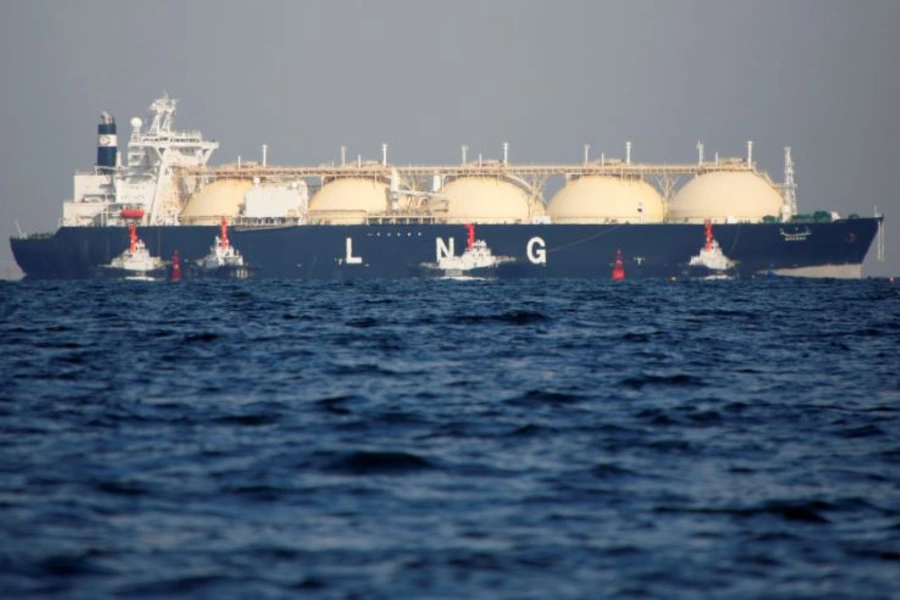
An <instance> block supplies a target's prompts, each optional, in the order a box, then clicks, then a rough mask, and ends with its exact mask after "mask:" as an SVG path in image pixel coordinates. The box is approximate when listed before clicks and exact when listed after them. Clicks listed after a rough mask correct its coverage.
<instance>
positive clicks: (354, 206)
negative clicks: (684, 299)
mask: <svg viewBox="0 0 900 600" xmlns="http://www.w3.org/2000/svg"><path fill="white" fill-rule="evenodd" d="M175 105H176V101H175V100H173V99H171V98H169V97H168V96H164V97H163V98H160V99H158V100H156V101H154V102H153V103H152V104H151V106H150V120H149V125H148V126H145V124H144V121H143V120H142V119H139V118H137V117H135V118H133V119H131V127H132V131H131V135H130V137H129V139H128V146H127V152H124V153H123V154H124V156H125V157H126V160H125V161H124V164H123V160H122V155H120V154H119V152H118V141H117V137H116V135H117V134H116V122H115V119H113V117H112V116H111V115H109V114H107V113H103V114H102V116H101V121H100V124H99V126H98V130H97V131H98V138H97V160H96V164H95V166H94V167H93V169H91V170H90V171H87V172H79V173H76V175H75V178H74V192H73V196H72V198H71V199H70V200H68V201H66V202H64V204H63V214H62V223H61V226H60V227H59V228H58V229H57V230H56V231H55V232H53V233H49V234H35V235H21V236H16V237H13V238H12V239H11V246H12V250H13V254H14V256H15V258H16V261H17V262H18V264H19V266H20V267H21V269H22V270H23V271H24V272H25V274H26V277H29V278H66V277H69V278H71V277H76V278H77V277H90V276H93V274H94V273H95V272H96V270H97V268H98V267H100V266H101V265H110V264H111V261H112V260H113V259H114V257H116V256H117V255H119V254H120V253H121V252H122V251H123V250H125V249H127V248H128V247H129V240H128V235H127V231H128V229H127V227H128V226H129V224H132V223H137V224H139V225H140V226H141V230H142V232H143V235H144V237H145V241H146V244H147V249H148V251H149V253H150V254H152V255H154V256H166V257H169V256H173V255H174V253H175V251H176V250H177V251H179V253H180V257H181V260H182V261H183V264H184V265H186V266H193V265H201V266H200V268H199V270H200V271H203V270H209V271H212V272H216V273H229V274H230V276H234V275H238V276H241V274H246V275H249V274H250V272H251V269H249V268H248V265H252V266H253V269H252V273H253V276H254V277H257V276H258V277H269V278H272V277H277V278H331V277H335V276H337V277H346V278H377V277H410V276H420V275H421V274H422V268H421V266H422V265H423V264H432V265H443V267H439V268H440V269H443V270H444V271H447V270H454V269H455V270H457V271H459V272H472V271H473V269H482V270H485V271H496V274H497V275H498V276H501V277H536V278H552V277H589V278H608V277H610V272H609V271H608V270H607V269H606V267H605V265H607V264H609V263H608V261H609V259H610V257H613V256H618V257H619V258H618V260H620V261H621V270H622V272H623V273H627V277H628V279H635V278H645V277H659V278H666V279H669V278H678V277H683V276H685V274H688V276H691V274H692V273H694V272H701V271H703V270H704V269H705V270H706V272H707V274H721V273H727V274H728V275H729V276H734V277H741V278H750V277H763V276H766V274H768V273H774V274H777V275H779V276H800V277H843V278H854V277H860V275H861V269H862V263H863V260H864V259H865V257H866V254H867V252H868V251H869V248H870V246H871V245H872V242H873V240H874V239H875V237H876V235H877V234H878V233H879V232H880V231H881V228H882V224H883V219H882V217H881V216H879V215H875V216H874V217H858V216H856V215H850V216H849V217H842V216H840V215H838V214H837V213H834V212H829V211H817V212H815V213H813V214H807V215H803V214H800V213H799V212H798V210H797V201H796V193H795V192H796V185H795V183H794V166H793V161H792V159H791V153H790V148H786V149H785V155H784V164H785V178H784V182H783V183H775V182H773V181H772V180H771V179H770V178H769V176H768V175H767V174H766V173H765V172H762V171H759V170H758V169H757V168H756V164H755V163H754V162H753V155H752V150H753V146H752V142H748V144H747V155H746V158H729V159H720V158H719V157H718V155H717V156H716V158H715V160H708V159H706V158H705V157H704V154H703V146H702V144H698V151H699V156H698V159H697V161H695V162H690V163H685V164H671V163H669V164H638V163H633V162H632V160H631V151H632V148H631V143H630V142H628V143H627V144H626V152H625V158H624V160H620V159H613V158H608V157H606V156H605V155H601V156H600V159H599V160H592V159H591V157H590V156H589V148H588V147H585V152H584V160H583V161H581V162H578V163H569V164H549V165H517V164H513V163H511V162H510V161H509V156H508V155H509V145H508V144H503V157H502V159H501V160H486V159H484V158H483V157H482V156H480V155H479V156H478V158H477V160H471V159H470V158H469V157H468V156H467V149H466V147H463V148H462V160H461V161H460V162H459V163H458V164H445V165H431V166H422V165H407V166H403V165H393V164H391V163H390V162H389V161H388V155H387V146H386V145H384V146H382V155H381V160H380V161H364V160H363V159H362V157H361V156H357V157H356V160H352V159H350V160H348V158H347V156H346V151H345V149H342V151H341V159H340V162H339V163H334V162H332V163H330V164H325V165H320V166H299V167H280V166H272V165H270V164H269V163H268V153H267V148H266V146H265V145H264V146H263V152H262V160H261V161H260V162H250V161H246V160H242V159H240V158H238V160H237V161H236V162H235V163H232V164H227V165H222V166H216V167H211V166H208V162H209V159H210V157H211V155H212V153H213V152H214V151H215V150H216V149H217V148H218V146H219V144H218V143H217V142H214V141H210V140H206V139H204V138H203V136H202V134H201V133H200V132H198V131H177V130H175V129H174V128H173V125H174V115H175ZM554 178H555V181H556V182H557V183H559V184H560V185H559V186H558V188H559V189H558V191H556V192H555V193H554V194H553V196H552V197H551V198H549V199H546V198H545V197H544V192H545V189H546V188H547V187H548V185H549V184H548V182H549V181H550V180H551V179H554ZM684 179H687V182H686V183H685V184H684V185H682V186H680V187H679V185H678V183H679V181H681V180H684ZM223 217H224V218H226V219H227V220H228V222H229V223H230V224H231V230H230V231H229V232H228V238H227V239H226V238H225V236H224V235H222V236H220V238H219V241H218V243H216V244H215V245H214V247H213V248H212V252H211V251H210V240H212V239H213V238H214V236H215V235H216V228H217V226H218V225H219V224H220V223H221V220H222V218H223ZM704 223H711V224H714V225H715V231H716V235H715V240H714V241H713V242H714V243H713V242H711V243H710V244H709V247H707V248H704V249H702V250H701V251H700V254H699V255H698V254H697V240H698V239H702V238H701V237H700V236H701V235H702V232H703V227H704ZM468 224H474V225H476V226H477V227H478V232H479V239H480V240H482V241H483V242H484V243H485V245H484V246H483V247H482V246H481V245H479V246H478V247H477V248H476V247H475V245H474V243H472V242H474V240H472V242H469V241H468V238H467V237H464V236H466V231H467V229H466V226H467V225H468ZM230 244H234V245H235V246H237V247H238V248H240V253H237V251H236V250H235V249H234V248H233V247H231V245H230ZM488 252H489V253H490V256H494V258H497V257H504V259H510V260H508V261H505V260H504V261H501V262H500V264H498V265H494V266H493V267H488V266H476V267H472V268H468V267H467V265H469V264H470V263H471V264H476V265H480V263H479V262H478V261H479V260H482V258H481V257H483V256H487V254H488ZM726 255H727V256H726ZM879 255H881V244H879ZM485 260H487V259H485ZM723 260H725V261H730V266H728V267H727V268H725V269H723V268H721V265H722V264H726V263H723V262H721V261H723ZM242 261H243V265H241V262H242ZM717 261H719V262H717Z"/></svg>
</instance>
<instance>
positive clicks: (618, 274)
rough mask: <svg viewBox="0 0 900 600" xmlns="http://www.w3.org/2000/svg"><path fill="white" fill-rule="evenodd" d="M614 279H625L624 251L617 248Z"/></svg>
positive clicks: (613, 272) (613, 271)
mask: <svg viewBox="0 0 900 600" xmlns="http://www.w3.org/2000/svg"><path fill="white" fill-rule="evenodd" d="M612 278H613V281H621V280H623V279H625V265H624V264H623V263H622V251H621V250H616V264H615V265H613V270H612Z"/></svg>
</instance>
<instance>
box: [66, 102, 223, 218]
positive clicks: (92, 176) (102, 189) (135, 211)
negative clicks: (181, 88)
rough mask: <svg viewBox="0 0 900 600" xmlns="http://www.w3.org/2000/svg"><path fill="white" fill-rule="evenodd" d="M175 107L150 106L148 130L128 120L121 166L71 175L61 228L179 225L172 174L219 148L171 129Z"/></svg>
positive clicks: (200, 163)
mask: <svg viewBox="0 0 900 600" xmlns="http://www.w3.org/2000/svg"><path fill="white" fill-rule="evenodd" d="M177 102H178V101H177V100H175V99H173V98H169V96H168V95H164V96H163V97H162V98H159V99H158V100H156V101H154V102H153V104H151V105H150V109H149V110H150V125H149V126H148V127H147V129H146V130H144V129H143V125H144V123H143V121H142V120H141V119H139V118H138V117H135V118H133V119H131V128H132V130H131V136H130V138H129V139H128V151H127V162H126V164H125V165H122V164H121V161H119V160H117V161H116V165H115V167H114V168H104V167H100V166H97V167H95V168H94V169H92V170H91V171H89V172H85V173H77V174H76V175H75V186H74V190H73V197H72V199H71V200H69V201H67V202H65V203H64V205H63V224H64V225H68V226H98V225H100V226H105V225H124V224H125V223H128V222H134V221H135V220H137V221H138V222H140V223H141V224H144V225H173V224H177V222H178V215H179V213H180V212H181V202H180V194H179V190H178V189H176V184H175V177H174V174H173V169H174V168H176V167H204V166H206V164H207V162H208V161H209V159H210V156H211V155H212V153H213V151H214V150H215V149H216V148H218V147H219V144H218V142H214V141H210V140H204V139H203V135H202V134H201V133H200V132H199V131H176V130H174V129H173V125H174V122H175V106H176V104H177ZM113 139H115V138H113ZM101 143H102V142H101ZM123 211H125V213H124V214H123Z"/></svg>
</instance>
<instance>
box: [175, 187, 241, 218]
mask: <svg viewBox="0 0 900 600" xmlns="http://www.w3.org/2000/svg"><path fill="white" fill-rule="evenodd" d="M252 186H253V184H252V183H251V182H249V181H247V180H245V179H221V180H219V181H214V182H213V183H211V184H209V185H207V186H205V187H204V188H203V189H201V190H199V191H197V192H195V193H194V194H192V195H191V197H190V198H189V199H188V201H187V203H186V204H185V205H184V209H183V210H182V211H181V222H182V223H183V224H185V225H218V224H219V222H220V221H221V220H222V217H229V218H234V217H237V216H238V215H240V214H241V209H242V208H243V207H244V193H245V192H246V191H247V190H249V189H250V188H251V187H252Z"/></svg>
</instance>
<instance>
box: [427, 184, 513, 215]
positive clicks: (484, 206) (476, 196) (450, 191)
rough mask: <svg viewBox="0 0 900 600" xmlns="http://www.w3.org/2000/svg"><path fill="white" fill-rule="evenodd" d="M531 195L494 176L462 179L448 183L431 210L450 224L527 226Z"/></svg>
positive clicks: (439, 193)
mask: <svg viewBox="0 0 900 600" xmlns="http://www.w3.org/2000/svg"><path fill="white" fill-rule="evenodd" d="M530 205H531V202H530V198H529V194H528V192H527V191H525V190H524V189H523V188H522V187H520V186H518V185H516V184H515V183H512V182H511V181H507V180H504V179H497V178H494V177H461V178H459V179H454V180H453V181H451V182H449V183H447V184H446V185H444V187H442V188H441V189H440V191H439V192H438V194H437V196H436V197H434V198H432V199H431V201H430V202H429V208H430V209H431V211H432V212H433V213H434V214H435V216H437V217H438V218H439V219H441V220H444V221H446V222H447V223H527V222H529V221H530V219H531V206H530Z"/></svg>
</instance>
